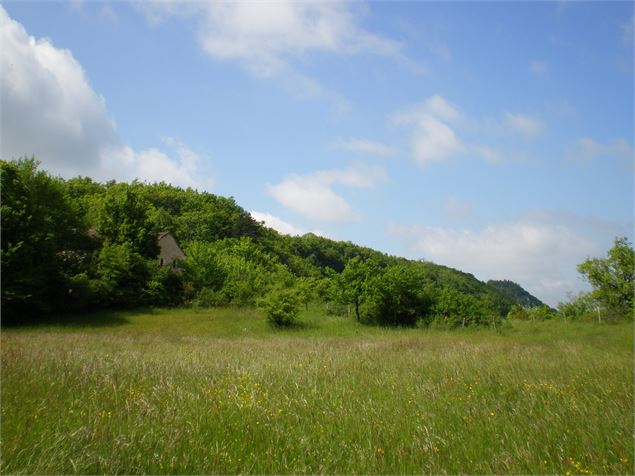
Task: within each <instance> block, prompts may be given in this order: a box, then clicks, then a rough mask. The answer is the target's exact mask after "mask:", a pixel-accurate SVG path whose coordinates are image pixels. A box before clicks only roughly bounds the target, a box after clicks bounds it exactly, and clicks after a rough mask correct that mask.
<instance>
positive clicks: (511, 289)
mask: <svg viewBox="0 0 635 476" xmlns="http://www.w3.org/2000/svg"><path fill="white" fill-rule="evenodd" d="M487 285H488V286H491V287H493V288H495V289H497V290H498V291H499V292H500V293H502V294H503V295H504V296H507V297H508V298H510V299H511V300H512V301H514V303H516V304H519V305H521V306H523V307H539V306H544V305H545V304H544V303H543V302H542V301H541V300H540V299H538V298H537V297H535V296H533V295H532V294H530V293H529V292H528V291H527V290H525V289H524V288H523V287H522V286H521V285H520V284H517V283H515V282H513V281H508V280H506V279H505V280H502V281H494V280H490V281H488V282H487Z"/></svg>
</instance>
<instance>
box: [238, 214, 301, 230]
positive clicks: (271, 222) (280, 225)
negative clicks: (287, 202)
mask: <svg viewBox="0 0 635 476" xmlns="http://www.w3.org/2000/svg"><path fill="white" fill-rule="evenodd" d="M249 213H250V214H251V216H252V217H253V218H254V220H256V221H261V222H264V224H265V225H266V226H268V227H269V228H273V229H274V230H276V231H278V232H279V233H282V234H283V235H295V236H298V235H304V234H305V233H306V231H304V230H302V229H300V228H298V227H296V226H294V225H292V224H291V223H288V222H286V221H284V220H283V219H282V218H279V217H277V216H275V215H271V214H270V213H262V212H257V211H251V212H249Z"/></svg>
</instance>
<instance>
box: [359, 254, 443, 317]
mask: <svg viewBox="0 0 635 476" xmlns="http://www.w3.org/2000/svg"><path fill="white" fill-rule="evenodd" d="M421 271H422V270H421V269H420V268H418V267H417V266H416V265H414V264H410V263H409V264H399V265H395V266H390V267H388V268H387V269H386V270H385V272H384V273H383V274H382V276H381V279H378V280H376V281H374V282H373V283H372V286H369V287H368V290H367V291H366V293H367V296H368V301H369V303H370V304H369V313H370V316H369V317H370V320H372V321H375V322H377V323H379V324H383V325H389V326H407V327H414V326H415V325H416V324H417V322H418V321H419V320H424V321H425V320H426V319H427V317H428V316H429V314H430V308H431V304H432V301H431V298H430V294H429V292H428V291H427V289H426V287H425V286H424V279H423V275H422V272H421Z"/></svg>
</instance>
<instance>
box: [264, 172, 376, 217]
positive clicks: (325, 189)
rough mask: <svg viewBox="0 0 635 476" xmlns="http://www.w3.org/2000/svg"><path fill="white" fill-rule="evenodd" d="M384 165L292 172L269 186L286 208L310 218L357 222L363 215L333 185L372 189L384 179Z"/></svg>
mask: <svg viewBox="0 0 635 476" xmlns="http://www.w3.org/2000/svg"><path fill="white" fill-rule="evenodd" d="M385 177H386V174H385V171H384V169H383V168H381V167H377V166H375V167H361V166H357V167H354V168H350V169H346V170H329V171H322V172H317V173H315V174H311V175H306V176H301V175H289V176H288V177H286V178H285V179H284V180H283V181H282V182H280V183H279V184H277V185H269V186H268V188H267V189H268V192H269V194H271V196H273V197H274V198H275V199H276V200H277V201H278V202H279V203H281V204H282V205H283V206H284V207H286V208H288V209H290V210H293V211H295V212H298V213H300V214H301V215H303V216H304V217H306V218H308V219H310V220H318V221H324V222H338V223H345V222H355V221H359V220H360V218H361V216H360V214H359V213H358V212H356V211H355V210H353V208H352V207H351V205H350V204H349V203H348V202H347V201H346V200H345V199H344V198H343V197H341V196H340V195H338V194H337V193H336V192H335V191H334V190H333V189H332V187H333V186H335V185H344V186H348V187H357V188H368V187H372V186H373V185H375V184H376V183H377V182H379V181H381V180H384V179H385Z"/></svg>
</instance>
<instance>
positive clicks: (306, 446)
mask: <svg viewBox="0 0 635 476" xmlns="http://www.w3.org/2000/svg"><path fill="white" fill-rule="evenodd" d="M302 319H303V320H304V322H306V325H305V326H304V327H303V328H300V329H293V330H288V331H280V330H277V331H276V330H271V329H269V328H268V327H267V325H266V323H265V322H264V318H262V317H261V316H260V315H259V313H258V311H256V310H251V309H246V310H237V309H220V310H209V311H196V310H170V311H148V312H139V311H138V312H127V313H100V314H95V315H93V316H90V318H88V320H87V319H86V317H84V318H83V321H82V320H80V319H74V321H71V322H66V323H64V324H55V323H50V324H43V325H38V326H32V327H23V328H17V329H3V330H2V334H1V344H2V349H1V350H2V352H1V355H2V375H1V377H2V402H1V417H2V420H1V425H2V426H1V439H2V441H1V443H2V473H3V474H7V473H29V474H33V473H47V474H59V473H64V474H66V473H82V474H96V473H155V474H157V473H158V474H166V473H179V474H184V473H223V474H234V473H276V474H280V473H338V474H341V473H357V474H395V473H435V474H437V473H441V474H442V473H469V474H481V473H523V474H526V473H538V474H548V473H552V474H553V473H558V474H569V473H570V474H591V473H594V474H595V473H602V474H633V451H634V450H633V324H632V323H623V324H619V325H597V324H591V323H581V324H572V323H562V322H546V323H536V324H532V323H514V324H512V325H511V326H507V327H506V328H505V329H504V330H503V332H502V333H496V332H494V331H492V330H465V331H441V330H425V329H409V330H407V329H382V328H370V327H364V326H360V325H359V324H357V323H355V322H353V321H352V320H350V319H345V318H341V317H326V316H323V315H322V313H321V312H320V311H319V310H318V309H315V310H311V311H310V312H305V313H304V314H303V315H302ZM82 322H85V323H82Z"/></svg>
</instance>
